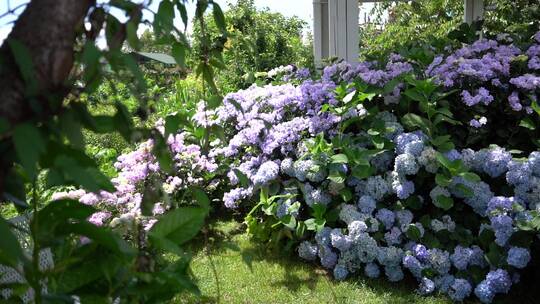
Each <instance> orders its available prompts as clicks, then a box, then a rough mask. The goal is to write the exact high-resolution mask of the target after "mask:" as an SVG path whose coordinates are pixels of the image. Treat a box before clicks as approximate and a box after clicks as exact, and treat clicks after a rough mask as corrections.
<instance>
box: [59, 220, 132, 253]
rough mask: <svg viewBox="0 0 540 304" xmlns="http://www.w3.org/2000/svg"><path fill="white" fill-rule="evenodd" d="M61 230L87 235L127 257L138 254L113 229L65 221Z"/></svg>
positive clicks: (87, 223) (83, 222)
mask: <svg viewBox="0 0 540 304" xmlns="http://www.w3.org/2000/svg"><path fill="white" fill-rule="evenodd" d="M60 232H63V233H68V234H71V233H74V234H76V235H82V236H86V237H87V238H89V239H91V240H92V241H94V242H96V243H98V244H100V245H102V246H103V247H105V248H107V249H109V250H111V251H113V252H115V253H119V254H122V255H124V256H126V257H133V256H135V254H136V251H135V249H133V248H132V247H131V246H130V245H129V244H128V243H127V242H126V241H124V240H123V239H122V238H121V237H120V236H118V235H117V234H116V233H114V232H113V231H112V230H110V229H108V228H105V227H98V226H96V225H94V224H92V223H89V222H85V221H82V222H78V223H63V224H62V225H61V226H60Z"/></svg>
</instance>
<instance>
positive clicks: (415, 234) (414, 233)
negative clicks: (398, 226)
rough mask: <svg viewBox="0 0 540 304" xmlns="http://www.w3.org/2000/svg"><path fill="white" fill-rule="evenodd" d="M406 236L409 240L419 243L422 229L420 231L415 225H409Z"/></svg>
mask: <svg viewBox="0 0 540 304" xmlns="http://www.w3.org/2000/svg"><path fill="white" fill-rule="evenodd" d="M406 234H407V237H408V238H409V239H411V240H413V241H416V242H417V241H419V240H420V237H421V233H420V229H418V227H416V225H415V224H409V227H408V228H407V232H406Z"/></svg>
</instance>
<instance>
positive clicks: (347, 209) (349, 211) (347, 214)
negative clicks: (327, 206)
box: [339, 204, 363, 225]
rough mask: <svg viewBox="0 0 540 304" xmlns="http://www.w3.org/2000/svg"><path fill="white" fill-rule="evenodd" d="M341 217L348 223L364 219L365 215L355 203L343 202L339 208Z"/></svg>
mask: <svg viewBox="0 0 540 304" xmlns="http://www.w3.org/2000/svg"><path fill="white" fill-rule="evenodd" d="M339 219H340V220H342V221H344V222H345V223H347V225H348V224H350V223H352V222H354V221H362V219H363V217H362V213H360V212H358V210H357V209H356V207H355V206H354V205H349V204H342V205H341V206H340V210H339Z"/></svg>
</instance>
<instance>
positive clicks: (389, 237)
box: [384, 227, 401, 246]
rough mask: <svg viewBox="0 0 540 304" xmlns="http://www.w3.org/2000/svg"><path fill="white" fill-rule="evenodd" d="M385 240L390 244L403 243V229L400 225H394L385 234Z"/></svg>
mask: <svg viewBox="0 0 540 304" xmlns="http://www.w3.org/2000/svg"><path fill="white" fill-rule="evenodd" d="M384 240H385V241H386V244H387V245H389V246H392V245H399V244H400V243H401V230H399V228H398V227H392V229H390V231H388V232H386V233H385V234H384Z"/></svg>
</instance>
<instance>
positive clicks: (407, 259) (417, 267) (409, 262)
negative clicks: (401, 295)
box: [403, 255, 424, 278]
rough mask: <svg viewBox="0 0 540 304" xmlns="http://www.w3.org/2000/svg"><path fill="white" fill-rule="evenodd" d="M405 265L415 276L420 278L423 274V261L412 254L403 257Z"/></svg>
mask: <svg viewBox="0 0 540 304" xmlns="http://www.w3.org/2000/svg"><path fill="white" fill-rule="evenodd" d="M403 267H405V268H407V269H408V270H409V271H410V272H411V273H412V275H413V276H414V277H415V278H420V277H421V276H422V270H424V266H423V265H422V263H420V261H419V260H418V259H417V258H415V257H414V256H412V255H406V256H404V257H403Z"/></svg>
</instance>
